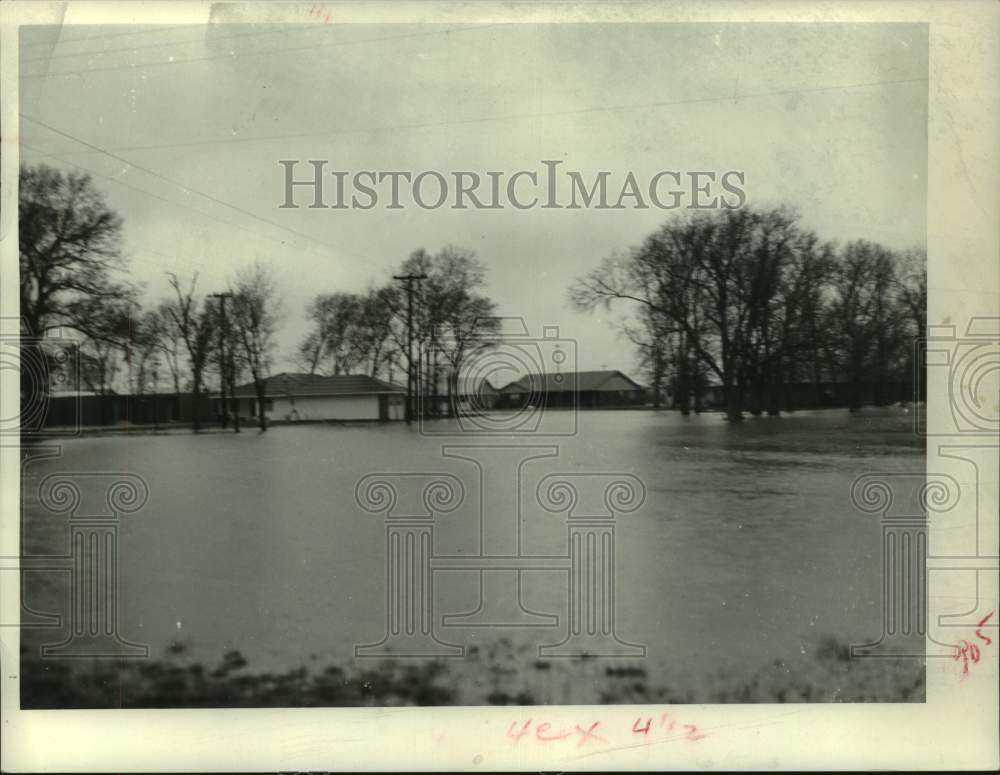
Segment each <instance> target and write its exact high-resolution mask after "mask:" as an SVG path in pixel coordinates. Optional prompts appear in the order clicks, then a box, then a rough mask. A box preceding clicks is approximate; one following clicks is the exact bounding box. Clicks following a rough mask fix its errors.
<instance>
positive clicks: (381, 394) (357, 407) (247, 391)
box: [234, 372, 406, 422]
mask: <svg viewBox="0 0 1000 775" xmlns="http://www.w3.org/2000/svg"><path fill="white" fill-rule="evenodd" d="M234 395H235V398H236V408H237V411H238V412H239V414H240V417H246V418H253V417H258V416H259V413H260V412H261V411H263V412H264V414H265V416H266V417H267V419H268V420H269V421H271V422H275V421H277V422H297V421H304V422H305V421H313V422H319V421H350V420H402V419H404V413H405V409H404V407H405V401H406V388H403V387H400V386H399V385H394V384H392V383H390V382H385V381H383V380H380V379H376V378H375V377H369V376H368V375H366V374H338V375H334V376H324V375H322V374H305V373H289V372H282V373H281V374H275V375H273V376H270V377H268V378H267V379H265V380H264V405H263V407H261V406H259V405H258V404H259V401H258V399H257V391H256V390H255V389H254V384H253V383H252V382H248V383H247V384H245V385H240V386H239V387H238V388H236V390H235V391H234Z"/></svg>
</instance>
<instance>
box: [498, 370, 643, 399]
mask: <svg viewBox="0 0 1000 775" xmlns="http://www.w3.org/2000/svg"><path fill="white" fill-rule="evenodd" d="M613 377H621V378H622V379H624V380H626V381H627V382H630V383H631V384H632V385H633V386H634V388H633V389H634V390H643V389H644V388H643V386H642V385H640V384H639V383H638V382H636V381H635V380H634V379H631V378H630V377H627V376H626V375H625V374H623V373H622V372H620V371H618V370H617V369H611V370H606V371H570V372H566V373H565V374H528V375H527V376H524V377H521V378H520V379H517V380H514V381H513V382H511V383H509V384H508V385H506V386H504V387H503V388H501V390H500V392H501V393H518V392H521V393H530V392H545V393H567V392H576V393H586V392H592V391H600V390H602V389H608V388H605V387H604V385H605V384H606V383H607V382H608V381H609V380H611V379H612V378H613ZM611 389H616V388H611Z"/></svg>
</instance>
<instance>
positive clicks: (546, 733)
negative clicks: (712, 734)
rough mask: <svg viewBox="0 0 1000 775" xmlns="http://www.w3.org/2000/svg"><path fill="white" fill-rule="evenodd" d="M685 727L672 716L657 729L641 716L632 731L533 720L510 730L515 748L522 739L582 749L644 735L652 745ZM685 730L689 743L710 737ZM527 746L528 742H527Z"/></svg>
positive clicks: (664, 718) (589, 723) (693, 729)
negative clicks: (656, 736) (655, 738)
mask: <svg viewBox="0 0 1000 775" xmlns="http://www.w3.org/2000/svg"><path fill="white" fill-rule="evenodd" d="M678 726H681V725H680V724H678V723H677V722H675V721H674V720H673V719H672V718H670V714H668V713H664V714H663V715H662V716H660V719H659V722H658V723H657V724H656V725H655V726H654V722H653V718H652V717H651V716H650V717H642V716H639V717H638V718H636V719H635V721H634V722H633V723H632V727H631V729H629V728H628V727H626V726H624V725H622V726H617V725H608V724H607V722H606V721H600V720H598V721H589V720H588V721H587V722H586V723H578V724H574V725H573V726H572V728H570V727H569V726H562V725H560V726H553V725H552V724H551V723H550V722H548V721H540V722H535V721H534V720H533V719H530V718H529V719H527V720H526V721H522V720H520V719H517V720H514V721H511V722H510V725H509V726H508V727H507V738H508V739H509V740H510V741H511V744H512V745H517V744H518V743H520V742H521V739H522V738H528V739H529V740H534V742H536V743H545V744H549V743H555V742H557V741H559V740H568V739H574V740H576V747H577V748H582V747H584V746H587V745H608V744H612V743H614V744H622V745H627V738H625V737H624V735H628V734H629V732H631V735H643V736H644V738H645V742H647V743H649V742H652V741H653V737H652V736H653V735H654V734H655V733H656V732H657V730H663V731H668V732H669V731H671V730H673V729H674V728H675V727H678ZM683 728H684V729H685V730H686V733H685V735H684V739H686V740H692V741H697V740H702V739H704V738H705V737H707V733H704V732H702V731H701V730H700V729H699V728H698V726H697V725H696V724H684V725H683ZM663 731H660V732H659V734H660V735H662V734H663ZM660 739H661V741H663V742H667V741H669V740H672V739H673V740H676V739H680V738H679V737H674V738H670V737H668V738H665V739H664V738H660ZM525 742H527V740H526V741H525Z"/></svg>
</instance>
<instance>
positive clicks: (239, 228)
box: [21, 141, 317, 260]
mask: <svg viewBox="0 0 1000 775" xmlns="http://www.w3.org/2000/svg"><path fill="white" fill-rule="evenodd" d="M21 147H22V148H27V149H28V150H30V151H32V152H33V153H36V154H38V155H39V156H43V157H45V158H48V159H52V160H54V161H56V162H59V163H60V164H68V165H70V166H71V167H75V168H76V169H78V170H82V171H83V172H86V173H87V174H89V175H95V176H97V177H99V178H103V179H104V180H107V181H110V182H111V183H115V184H117V185H119V186H123V187H124V188H127V189H130V190H131V191H135V192H136V193H139V194H144V195H145V196H148V197H152V198H153V199H158V200H159V201H161V202H165V203H166V204H168V205H173V206H174V207H181V208H183V209H185V210H190V211H191V212H193V213H197V214H198V215H200V216H202V217H204V218H208V219H210V220H213V221H215V222H217V223H221V224H223V225H224V226H229V227H230V228H232V229H236V230H237V231H246V230H247V229H246V227H245V226H242V225H240V224H238V223H234V222H233V221H227V220H225V219H223V218H219V217H218V216H216V215H212V214H211V213H206V212H205V211H204V210H199V209H198V208H197V207H193V206H192V205H189V204H185V203H184V202H175V201H174V200H172V199H167V198H166V197H162V196H160V195H159V194H154V193H153V192H152V191H146V190H145V189H143V188H138V187H136V186H133V185H131V184H129V183H126V182H125V181H124V180H122V179H120V178H116V177H113V176H111V175H105V174H103V173H101V172H98V171H97V170H94V169H91V168H90V167H85V166H83V165H81V164H77V163H75V162H72V161H67V160H66V159H60V158H59V157H58V156H55V155H53V154H51V153H46V152H45V151H43V150H41V149H39V148H36V147H34V146H32V145H29V144H28V143H25V142H24V141H21ZM255 233H256V234H259V235H260V236H261V237H263V238H264V239H269V240H272V241H274V242H277V243H278V244H279V245H286V244H287V241H286V240H283V239H279V238H278V237H273V236H271V235H269V234H264V233H263V232H255ZM307 250H317V249H316V248H307ZM152 252H154V253H157V254H158V255H161V256H163V257H164V258H170V259H172V260H177V258H176V256H168V255H166V254H165V253H159V252H158V251H152ZM140 260H141V259H140Z"/></svg>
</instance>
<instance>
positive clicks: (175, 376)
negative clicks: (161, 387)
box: [156, 301, 184, 393]
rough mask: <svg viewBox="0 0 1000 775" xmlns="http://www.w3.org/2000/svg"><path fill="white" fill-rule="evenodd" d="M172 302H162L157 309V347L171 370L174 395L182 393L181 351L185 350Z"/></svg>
mask: <svg viewBox="0 0 1000 775" xmlns="http://www.w3.org/2000/svg"><path fill="white" fill-rule="evenodd" d="M171 306H172V305H171V302H169V301H162V302H160V304H159V305H158V306H157V308H156V317H157V323H156V326H157V330H158V332H159V336H158V337H157V345H158V347H159V349H160V352H161V353H162V354H163V358H164V360H165V361H166V364H167V368H168V369H169V370H170V379H171V382H172V384H173V388H174V393H180V392H181V375H182V373H183V372H182V367H181V350H182V349H183V348H184V337H183V335H182V334H181V331H180V329H179V328H178V327H177V321H176V320H175V319H174V316H173V315H172V314H171V312H170V310H171Z"/></svg>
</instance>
